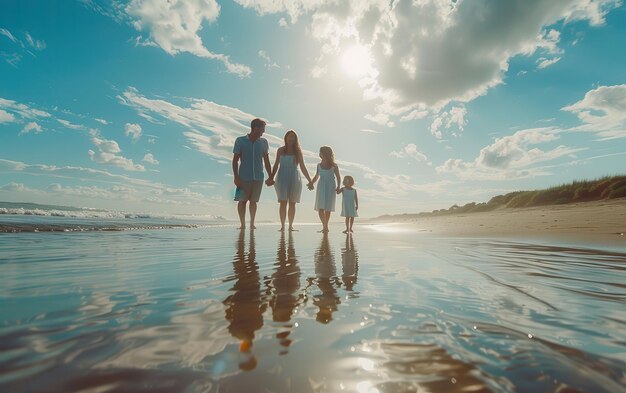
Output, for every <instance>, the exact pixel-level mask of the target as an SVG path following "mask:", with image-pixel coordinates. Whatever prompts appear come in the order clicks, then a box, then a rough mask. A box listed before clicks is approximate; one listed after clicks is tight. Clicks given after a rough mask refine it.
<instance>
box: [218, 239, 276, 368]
mask: <svg viewBox="0 0 626 393" xmlns="http://www.w3.org/2000/svg"><path fill="white" fill-rule="evenodd" d="M244 234H245V231H243V230H242V231H240V232H239V237H238V239H237V243H236V250H237V251H236V253H235V257H234V259H233V272H234V279H235V280H236V281H235V284H234V285H233V287H232V288H231V291H232V292H233V294H232V295H230V296H228V297H227V298H226V300H224V304H225V305H226V320H228V321H229V322H230V324H229V325H228V331H229V332H230V334H232V336H233V337H235V338H237V339H239V340H240V345H239V350H240V351H241V352H243V353H249V352H250V351H251V350H252V345H253V341H254V333H255V332H256V331H257V330H259V329H260V328H261V327H263V312H264V311H265V307H266V305H265V304H264V303H263V301H262V300H263V299H262V296H261V281H260V277H259V266H258V265H257V263H256V252H255V248H254V232H253V231H250V243H249V248H248V252H247V253H246V252H245V239H244V237H245V236H244ZM239 367H240V368H241V369H244V370H251V369H253V368H255V367H256V358H255V357H254V356H252V355H250V356H247V357H246V359H245V360H244V361H243V362H242V363H240V364H239Z"/></svg>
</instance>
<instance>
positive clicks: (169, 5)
mask: <svg viewBox="0 0 626 393" xmlns="http://www.w3.org/2000/svg"><path fill="white" fill-rule="evenodd" d="M125 11H126V13H127V14H128V15H129V16H130V17H131V18H132V19H133V26H134V27H135V29H137V31H145V30H147V31H148V32H149V35H150V40H151V42H154V43H155V44H156V45H158V46H159V47H160V48H161V49H163V50H164V51H165V52H167V53H168V54H170V55H176V54H178V53H181V52H187V53H191V54H193V55H195V56H198V57H203V58H208V59H214V60H218V61H221V62H222V63H223V64H224V66H225V67H226V70H227V71H228V72H230V73H234V74H237V75H239V76H241V77H245V76H249V75H250V74H251V73H252V70H251V69H250V67H248V66H246V65H243V64H239V63H233V62H232V61H231V60H230V57H229V56H227V55H224V54H219V53H213V52H211V51H209V50H208V49H207V48H206V47H205V46H204V44H203V42H202V39H201V38H200V36H199V33H200V30H202V24H203V22H204V21H205V20H206V21H207V22H209V23H211V22H214V21H216V20H217V18H218V16H219V14H220V6H219V4H218V3H217V1H215V0H168V1H163V0H131V1H130V3H128V5H127V6H126V8H125Z"/></svg>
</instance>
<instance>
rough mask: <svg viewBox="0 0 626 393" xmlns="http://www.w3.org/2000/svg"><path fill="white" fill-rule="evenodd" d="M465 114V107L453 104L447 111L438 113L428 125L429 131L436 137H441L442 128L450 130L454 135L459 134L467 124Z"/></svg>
mask: <svg viewBox="0 0 626 393" xmlns="http://www.w3.org/2000/svg"><path fill="white" fill-rule="evenodd" d="M465 115H467V109H465V107H463V106H455V107H452V108H451V109H450V110H449V111H447V112H446V111H444V112H441V113H439V114H438V115H436V116H435V119H434V120H433V122H432V124H431V125H430V133H431V134H433V135H434V136H435V137H436V138H437V139H441V138H442V137H443V133H442V131H443V130H452V135H454V136H458V135H460V134H461V133H462V132H463V128H464V127H465V124H467V121H466V120H465Z"/></svg>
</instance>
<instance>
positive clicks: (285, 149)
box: [283, 130, 302, 165]
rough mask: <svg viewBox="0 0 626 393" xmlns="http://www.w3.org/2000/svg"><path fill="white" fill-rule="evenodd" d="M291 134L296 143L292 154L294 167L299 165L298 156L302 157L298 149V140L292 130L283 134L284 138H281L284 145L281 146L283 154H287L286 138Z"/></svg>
mask: <svg viewBox="0 0 626 393" xmlns="http://www.w3.org/2000/svg"><path fill="white" fill-rule="evenodd" d="M290 134H293V136H295V137H296V143H295V144H294V150H295V151H294V152H293V156H294V159H293V160H294V163H295V164H296V165H298V164H300V156H302V149H301V148H300V141H299V139H298V134H296V132H295V131H294V130H289V131H287V132H286V133H285V137H284V138H283V140H284V142H285V145H284V146H283V151H284V152H285V154H286V153H287V137H288V136H289V135H290Z"/></svg>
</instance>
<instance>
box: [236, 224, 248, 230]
mask: <svg viewBox="0 0 626 393" xmlns="http://www.w3.org/2000/svg"><path fill="white" fill-rule="evenodd" d="M237 229H238V230H240V231H243V230H244V229H246V226H245V225H244V226H242V227H239V228H237Z"/></svg>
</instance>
